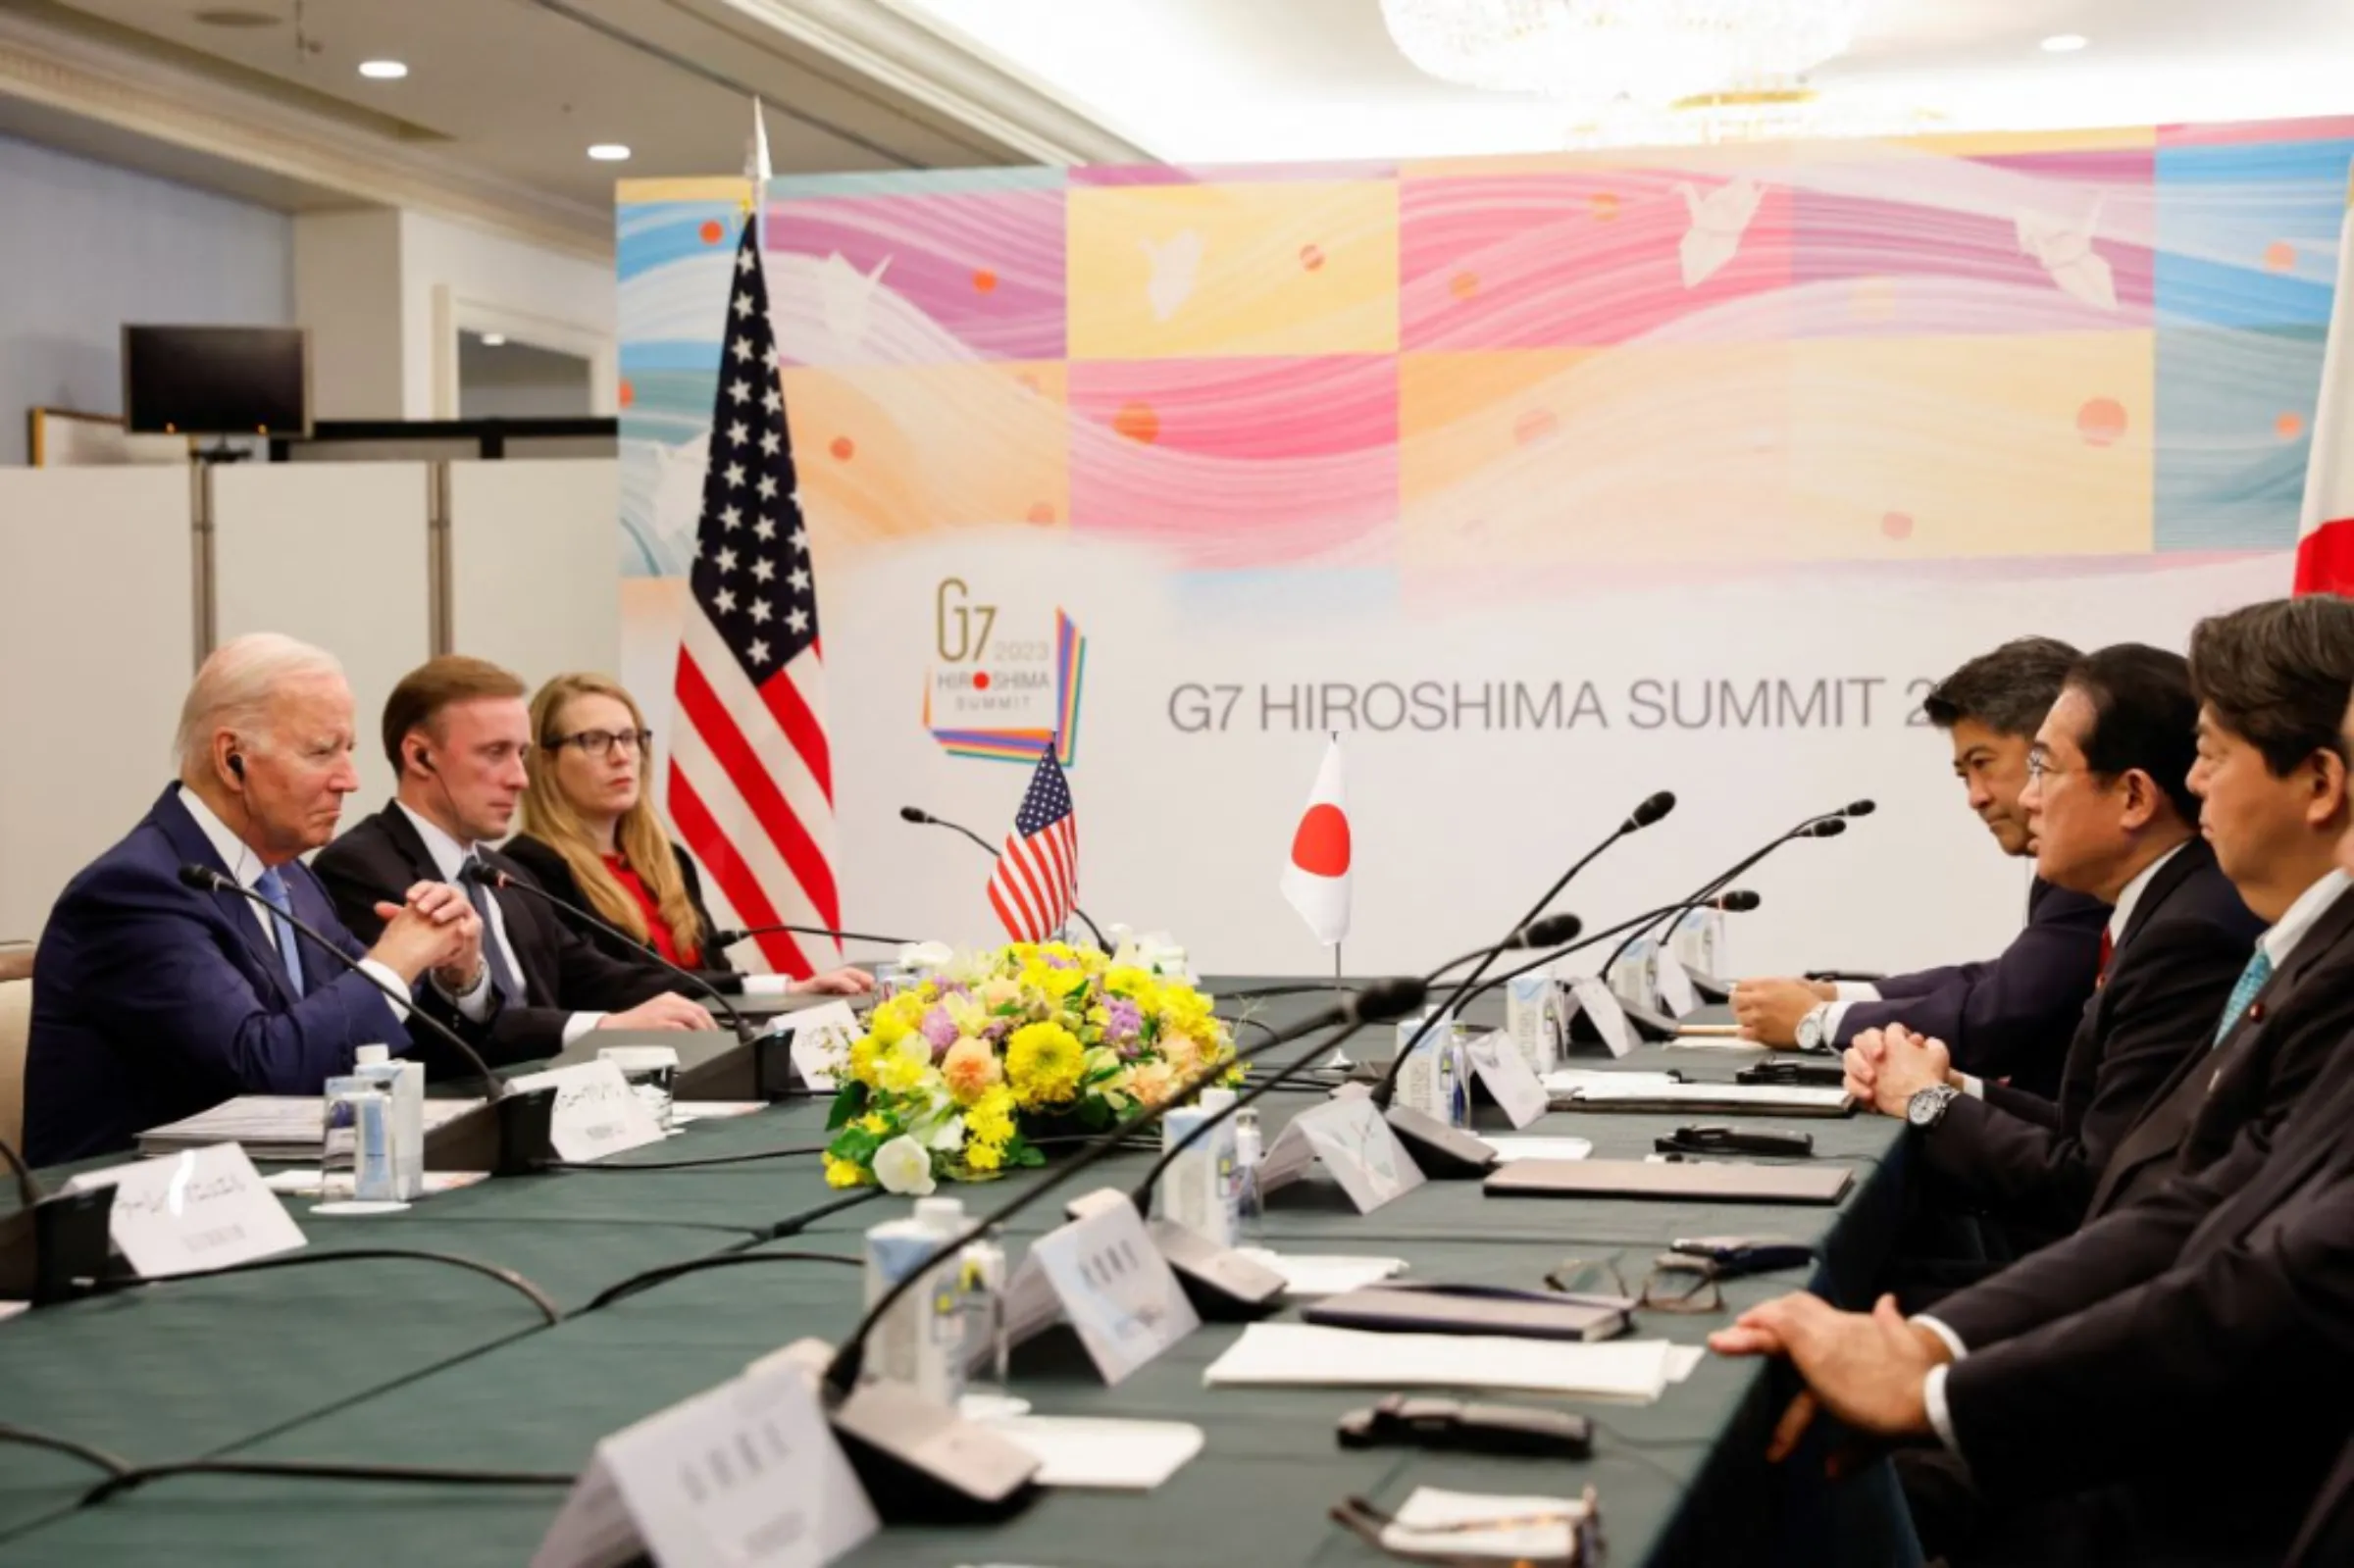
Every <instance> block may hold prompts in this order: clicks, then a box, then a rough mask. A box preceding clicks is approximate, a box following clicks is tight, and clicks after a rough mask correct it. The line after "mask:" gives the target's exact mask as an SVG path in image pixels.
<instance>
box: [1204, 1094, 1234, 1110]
mask: <svg viewBox="0 0 2354 1568" xmlns="http://www.w3.org/2000/svg"><path fill="white" fill-rule="evenodd" d="M1233 1103H1234V1090H1233V1089H1230V1088H1205V1089H1203V1091H1202V1108H1203V1110H1205V1111H1211V1112H1216V1111H1222V1110H1224V1109H1225V1108H1226V1107H1227V1106H1229V1105H1232V1104H1233Z"/></svg>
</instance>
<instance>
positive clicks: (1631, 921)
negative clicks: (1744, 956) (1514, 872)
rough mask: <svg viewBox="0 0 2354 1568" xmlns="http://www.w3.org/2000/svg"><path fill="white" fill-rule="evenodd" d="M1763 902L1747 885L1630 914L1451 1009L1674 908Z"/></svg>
mask: <svg viewBox="0 0 2354 1568" xmlns="http://www.w3.org/2000/svg"><path fill="white" fill-rule="evenodd" d="M1762 902H1764V900H1763V899H1761V898H1759V896H1758V895H1757V894H1756V893H1753V892H1751V891H1749V890H1748V889H1747V888H1742V887H1736V888H1734V889H1733V890H1732V891H1730V892H1723V893H1718V894H1717V895H1716V896H1715V897H1714V898H1704V899H1702V900H1701V902H1700V903H1699V905H1697V906H1693V905H1689V904H1662V905H1661V906H1660V907H1659V908H1657V909H1646V910H1645V911H1643V913H1641V914H1640V915H1634V916H1630V917H1629V918H1627V919H1625V920H1622V921H1620V922H1618V924H1617V925H1615V926H1612V927H1609V928H1607V929H1605V930H1602V931H1598V932H1595V933H1593V934H1592V935H1590V936H1586V937H1584V938H1583V939H1581V940H1578V941H1573V942H1571V943H1569V944H1568V945H1567V946H1566V947H1556V948H1555V949H1553V951H1551V952H1549V953H1545V954H1543V955H1542V956H1540V957H1538V958H1535V959H1532V960H1530V961H1529V962H1528V963H1525V964H1522V965H1521V966H1520V967H1519V968H1517V969H1508V970H1506V971H1505V972H1504V973H1502V974H1500V975H1490V976H1489V977H1488V978H1487V979H1486V980H1484V981H1482V982H1480V984H1479V985H1477V986H1473V987H1471V988H1469V989H1467V990H1463V991H1462V992H1461V993H1460V994H1459V995H1458V996H1457V997H1456V999H1455V1001H1454V1003H1453V1004H1452V1006H1451V1010H1452V1011H1455V1012H1458V1013H1460V1012H1463V1011H1465V1010H1467V1009H1468V1008H1469V1007H1470V1005H1471V1004H1472V1003H1473V1002H1475V1001H1478V1000H1479V999H1480V998H1481V997H1482V996H1485V995H1486V994H1488V992H1490V991H1492V990H1494V989H1496V987H1498V986H1504V985H1507V984H1510V982H1512V981H1515V980H1518V979H1519V978H1520V977H1521V976H1522V975H1525V974H1527V973H1528V972H1529V971H1530V970H1532V969H1542V968H1544V967H1545V966H1546V965H1547V964H1550V963H1553V962H1555V961H1557V960H1559V959H1562V958H1566V957H1568V956H1569V955H1570V954H1571V953H1574V952H1582V951H1583V950H1584V949H1586V948H1588V947H1592V946H1594V945H1595V944H1597V943H1599V942H1606V941H1609V940H1610V939H1611V938H1612V936H1617V935H1619V934H1620V933H1621V932H1625V931H1629V930H1632V929H1633V928H1635V927H1637V926H1648V925H1649V924H1651V923H1652V922H1653V921H1655V920H1657V919H1659V918H1660V917H1661V916H1662V915H1664V914H1667V913H1669V912H1670V911H1672V910H1677V909H1686V908H1693V907H1698V908H1702V909H1710V908H1714V909H1721V910H1723V911H1725V912H1726V913H1727V914H1742V913H1746V912H1747V911H1749V910H1752V909H1755V908H1757V907H1758V905H1759V904H1760V903H1762Z"/></svg>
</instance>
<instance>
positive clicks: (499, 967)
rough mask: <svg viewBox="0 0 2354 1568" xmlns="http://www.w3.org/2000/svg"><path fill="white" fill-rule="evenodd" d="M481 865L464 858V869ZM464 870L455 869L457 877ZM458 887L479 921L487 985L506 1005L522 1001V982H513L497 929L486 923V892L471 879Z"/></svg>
mask: <svg viewBox="0 0 2354 1568" xmlns="http://www.w3.org/2000/svg"><path fill="white" fill-rule="evenodd" d="M481 864H482V862H481V861H480V860H478V859H476V858H475V857H474V856H472V855H468V856H467V857H466V865H468V866H479V865H481ZM464 869H465V868H464V867H461V868H459V870H460V873H461V875H463V872H464ZM459 885H460V886H462V887H464V888H465V889H466V897H467V899H468V901H469V902H471V903H472V904H473V905H474V912H475V913H476V914H478V915H480V916H482V917H483V961H484V962H486V963H487V964H488V965H489V966H490V984H491V985H493V986H497V987H498V993H499V994H500V995H501V996H504V997H505V998H506V999H507V1000H508V1001H511V1002H520V1001H522V1000H523V982H521V981H519V980H517V979H516V978H515V966H514V965H512V964H510V963H508V962H507V949H506V947H505V945H504V944H503V943H501V942H500V941H499V939H498V927H497V926H496V925H494V924H493V923H492V922H491V919H490V889H489V888H487V887H486V886H484V885H482V884H481V883H479V882H476V881H474V880H473V879H472V878H465V879H464V880H463V881H462V882H461V883H460V884H459Z"/></svg>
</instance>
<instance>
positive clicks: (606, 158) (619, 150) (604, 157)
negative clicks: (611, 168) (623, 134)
mask: <svg viewBox="0 0 2354 1568" xmlns="http://www.w3.org/2000/svg"><path fill="white" fill-rule="evenodd" d="M588 156H589V157H591V158H593V159H595V160H596V161H597V162H598V163H600V164H617V163H621V162H624V161H625V160H627V159H628V157H629V156H630V149H629V148H627V147H625V146H623V145H622V144H621V143H620V142H618V141H600V142H598V143H597V144H596V145H595V146H593V147H591V148H589V149H588Z"/></svg>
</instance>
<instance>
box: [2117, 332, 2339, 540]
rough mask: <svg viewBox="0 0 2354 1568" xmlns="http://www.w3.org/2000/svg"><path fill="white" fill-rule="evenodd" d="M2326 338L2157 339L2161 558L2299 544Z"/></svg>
mask: <svg viewBox="0 0 2354 1568" xmlns="http://www.w3.org/2000/svg"><path fill="white" fill-rule="evenodd" d="M2327 334H2328V329H2327V328H2326V327H2322V326H2312V327H2279V328H2271V329H2263V330H2235V329H2229V328H2220V327H2173V328H2161V329H2159V331H2158V473H2157V497H2156V500H2157V530H2156V543H2157V548H2158V549H2160V550H2266V549H2285V548H2287V547H2288V546H2290V545H2292V544H2294V543H2295V542H2296V539H2297V510H2298V506H2299V504H2300V502H2301V501H2302V499H2303V495H2304V489H2305V460H2306V457H2307V455H2308V454H2309V453H2310V452H2311V450H2312V446H2313V414H2314V404H2315V401H2316V400H2317V399H2318V398H2319V396H2320V393H2321V384H2322V347H2323V343H2324V340H2325V338H2326V336H2327Z"/></svg>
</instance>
